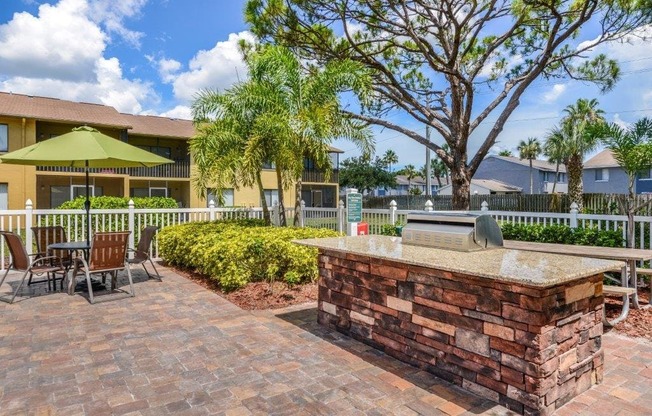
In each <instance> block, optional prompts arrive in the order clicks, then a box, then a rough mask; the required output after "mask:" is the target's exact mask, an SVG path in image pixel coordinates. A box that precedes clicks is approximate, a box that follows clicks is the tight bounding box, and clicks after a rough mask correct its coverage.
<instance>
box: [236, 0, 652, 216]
mask: <svg viewBox="0 0 652 416" xmlns="http://www.w3.org/2000/svg"><path fill="white" fill-rule="evenodd" d="M245 15H246V20H247V21H248V22H249V23H250V24H251V29H252V31H253V32H254V33H255V34H256V35H257V36H258V37H259V38H260V39H262V41H263V42H265V41H269V42H277V43H279V44H283V45H286V46H289V47H291V48H292V49H293V50H295V51H297V53H299V54H301V56H302V57H303V58H304V59H308V60H314V61H317V62H320V63H327V62H335V61H338V60H341V59H351V60H353V61H355V62H358V63H360V64H361V65H363V66H364V67H365V68H367V69H369V70H370V71H371V75H372V77H373V82H372V84H371V88H372V89H373V94H371V95H369V96H367V97H366V98H369V100H366V101H365V100H363V102H362V103H361V104H362V105H361V106H357V105H355V106H352V107H351V108H352V109H353V110H347V114H349V115H350V116H351V117H354V118H356V119H358V120H362V121H364V122H368V123H372V124H376V125H378V126H382V127H383V128H387V129H391V130H394V131H396V132H398V133H401V135H405V136H407V137H409V138H410V139H412V140H414V141H416V142H418V143H419V144H421V145H424V146H426V147H428V148H430V149H431V150H433V151H434V152H435V153H436V154H437V155H438V156H439V157H441V159H442V160H443V161H444V163H445V164H446V166H448V168H449V169H450V171H451V176H452V183H453V208H454V209H468V208H469V203H470V193H469V191H470V181H471V178H472V177H473V175H474V173H475V172H476V170H477V169H478V167H479V165H480V163H481V162H482V160H483V159H484V158H485V156H486V155H487V153H488V151H489V149H491V148H492V147H493V146H494V144H495V143H496V140H497V138H498V136H499V135H500V133H501V132H502V131H503V128H504V126H505V123H506V122H507V121H508V120H509V118H510V116H511V115H512V114H513V112H514V111H515V110H516V108H517V107H518V106H519V103H520V102H521V101H522V98H523V96H524V94H526V92H527V91H528V90H529V89H530V87H531V86H532V85H535V84H536V82H535V81H536V80H537V79H539V78H545V79H556V78H563V77H569V78H572V79H575V80H582V81H587V82H591V83H594V84H597V85H598V86H599V87H600V88H601V90H602V91H607V90H609V89H611V88H613V86H614V83H615V82H616V81H617V79H618V78H619V75H620V72H619V67H618V65H617V63H616V62H615V61H614V60H612V59H609V58H608V57H607V56H606V55H604V54H593V53H588V52H589V51H594V50H596V49H597V48H596V47H597V46H599V45H600V44H603V43H606V42H612V41H614V40H619V39H623V38H625V37H627V36H628V35H630V34H631V33H632V32H634V31H636V30H639V29H641V28H643V27H644V26H645V25H647V24H648V23H649V22H650V20H651V17H652V14H651V13H650V3H649V0H643V1H641V0H621V1H617V2H614V1H612V0H591V1H576V0H559V1H554V2H531V1H504V0H503V1H498V2H496V1H490V0H480V1H472V2H463V1H462V2H460V1H459V0H440V1H427V2H426V1H415V0H376V1H354V0H248V2H247V5H246V8H245ZM586 27H591V28H593V29H595V33H592V34H591V38H590V39H589V40H584V41H583V42H581V41H580V39H578V36H579V35H580V34H583V33H585V30H583V29H585V28H586ZM478 94H481V95H482V99H478V97H479V96H478ZM358 109H359V111H358ZM396 110H398V111H400V112H403V113H407V114H408V115H409V116H411V117H412V118H413V119H414V120H415V123H414V124H415V125H416V124H418V125H419V126H422V125H424V124H427V125H429V126H430V127H431V128H433V129H434V130H435V131H436V132H437V133H438V134H439V135H441V137H442V138H443V139H444V141H445V142H446V143H448V144H449V145H450V151H449V152H446V151H444V150H443V148H442V147H441V146H440V145H439V144H437V143H435V142H431V141H429V140H428V139H427V137H425V134H424V133H423V132H422V131H420V130H421V127H419V129H416V128H415V129H410V128H407V127H406V123H404V122H395V121H393V120H392V119H391V118H389V117H387V114H388V113H389V112H391V111H396ZM490 115H491V116H492V117H493V118H494V120H493V121H492V123H491V128H490V129H487V133H486V134H485V135H484V137H482V138H481V137H478V139H479V146H477V143H478V142H477V141H475V140H474V141H473V143H474V147H476V148H477V151H475V155H474V156H473V157H469V149H468V146H469V143H471V142H472V141H471V140H470V137H471V136H472V134H474V132H476V134H477V132H478V129H481V127H480V126H482V125H484V123H485V122H486V121H487V120H488V117H490ZM401 120H402V121H403V120H404V118H401ZM474 150H475V149H474Z"/></svg>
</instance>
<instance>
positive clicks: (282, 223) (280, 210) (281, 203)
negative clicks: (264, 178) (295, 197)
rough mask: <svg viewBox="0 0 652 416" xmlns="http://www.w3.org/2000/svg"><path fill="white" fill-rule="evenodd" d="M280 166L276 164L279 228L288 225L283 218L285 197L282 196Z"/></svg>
mask: <svg viewBox="0 0 652 416" xmlns="http://www.w3.org/2000/svg"><path fill="white" fill-rule="evenodd" d="M279 166H280V164H279V163H277V164H276V186H277V188H278V222H279V225H280V226H281V227H286V226H287V225H288V222H287V219H286V218H285V197H284V196H283V176H282V175H281V169H280V168H279Z"/></svg>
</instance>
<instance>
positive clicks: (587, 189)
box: [582, 149, 652, 194]
mask: <svg viewBox="0 0 652 416" xmlns="http://www.w3.org/2000/svg"><path fill="white" fill-rule="evenodd" d="M582 182H583V185H584V193H587V194H596V193H598V194H599V193H604V194H626V193H627V192H628V191H627V187H628V183H629V178H628V177H627V174H626V173H625V171H624V170H623V169H622V168H621V167H620V166H619V165H618V162H616V159H614V156H613V154H612V153H611V151H610V150H609V149H605V150H603V151H601V152H600V153H598V154H597V155H595V156H593V157H592V158H591V159H589V160H587V161H586V162H584V170H583V171H582ZM634 192H636V193H637V194H642V193H650V192H652V177H651V176H650V169H648V170H646V171H644V172H639V174H638V175H637V177H636V181H635V182H634Z"/></svg>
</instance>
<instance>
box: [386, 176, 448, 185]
mask: <svg viewBox="0 0 652 416" xmlns="http://www.w3.org/2000/svg"><path fill="white" fill-rule="evenodd" d="M439 179H440V180H441V183H442V184H445V183H446V178H439ZM437 183H438V182H437V178H432V184H433V185H437ZM396 184H397V185H408V184H409V185H414V186H417V185H421V186H426V179H425V178H424V177H421V176H415V177H414V178H412V179H411V180H410V181H408V179H407V176H406V175H396Z"/></svg>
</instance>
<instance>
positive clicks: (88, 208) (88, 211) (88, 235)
mask: <svg viewBox="0 0 652 416" xmlns="http://www.w3.org/2000/svg"><path fill="white" fill-rule="evenodd" d="M85 170H86V201H84V209H86V244H87V245H89V246H90V245H91V200H90V199H89V197H88V191H89V190H90V183H89V180H88V160H86V169H85Z"/></svg>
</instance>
